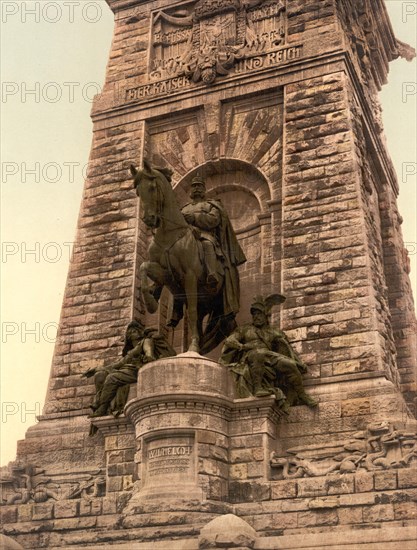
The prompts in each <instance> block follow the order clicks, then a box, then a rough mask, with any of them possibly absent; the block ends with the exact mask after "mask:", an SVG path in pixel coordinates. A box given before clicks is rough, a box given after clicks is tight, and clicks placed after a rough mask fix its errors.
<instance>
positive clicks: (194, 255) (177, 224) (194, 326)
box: [130, 161, 237, 353]
mask: <svg viewBox="0 0 417 550" xmlns="http://www.w3.org/2000/svg"><path fill="white" fill-rule="evenodd" d="M130 171H131V174H132V177H133V179H134V186H135V189H136V193H137V195H138V196H139V198H140V199H141V204H142V207H143V218H142V219H143V221H144V223H145V224H146V225H147V226H148V227H149V228H151V229H152V230H153V238H152V240H151V243H150V246H149V249H148V258H149V260H148V261H146V262H143V263H142V265H141V266H140V268H139V277H140V286H141V292H142V296H143V300H144V303H145V306H146V309H147V310H148V312H149V313H155V311H156V310H157V308H158V300H159V297H160V295H161V292H162V288H163V287H164V286H166V287H167V288H168V289H169V290H170V292H171V293H172V295H173V299H174V304H173V317H172V319H171V321H170V322H169V323H168V324H169V326H176V324H177V323H178V322H179V320H180V319H181V317H182V315H183V308H184V305H185V306H186V309H187V314H188V323H189V330H190V334H191V341H190V344H189V347H188V351H194V352H197V353H200V352H202V353H208V352H209V351H211V350H212V349H214V348H215V347H216V346H217V345H218V344H219V343H220V342H222V341H223V339H224V338H225V337H227V336H228V335H229V334H230V333H231V332H232V331H233V330H234V328H235V327H236V322H235V314H236V311H230V310H229V311H225V303H224V302H225V300H224V286H225V285H224V279H225V275H223V277H222V280H221V282H220V285H219V287H218V289H215V290H214V291H213V289H212V288H209V287H207V285H206V272H205V265H204V260H203V257H202V247H201V243H200V242H199V240H198V239H197V238H196V237H195V235H194V233H193V230H192V228H191V227H190V226H189V225H188V224H187V222H186V221H185V218H184V216H183V214H182V213H181V210H180V207H179V205H178V203H177V200H176V197H175V194H174V191H173V189H172V185H171V175H172V173H171V171H170V170H167V169H165V168H153V167H152V166H151V165H150V163H149V162H147V161H145V162H144V168H143V170H137V169H136V168H135V167H134V166H133V165H132V166H131V167H130ZM236 274H237V271H236ZM226 276H227V273H226ZM149 279H151V280H152V281H153V282H154V284H150V283H149ZM207 315H208V320H207V323H206V324H205V327H204V329H203V321H204V319H205V317H206V316H207Z"/></svg>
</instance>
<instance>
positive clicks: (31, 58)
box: [0, 0, 417, 465]
mask: <svg viewBox="0 0 417 550" xmlns="http://www.w3.org/2000/svg"><path fill="white" fill-rule="evenodd" d="M69 4H72V6H70V5H69ZM386 4H387V7H388V9H389V12H390V14H391V17H392V23H393V27H394V30H395V33H396V36H397V38H399V39H401V40H402V41H404V42H407V43H409V44H412V45H414V46H415V36H416V18H417V15H416V12H417V7H416V2H406V1H399V0H388V1H387V2H386ZM0 6H1V18H2V38H1V40H2V42H1V43H2V65H1V66H2V69H1V77H2V100H1V101H2V103H1V110H2V151H1V153H2V164H1V169H2V181H1V184H2V191H1V195H2V197H1V198H2V226H1V229H2V233H1V241H2V257H1V264H0V265H1V271H2V288H1V291H2V292H1V297H2V302H1V307H2V310H1V319H2V322H1V329H2V355H1V359H2V364H1V394H0V398H1V412H2V414H1V416H2V418H1V420H0V436H1V440H0V447H1V457H0V464H1V465H4V464H6V463H7V462H8V461H10V460H13V459H14V458H15V453H16V441H17V440H18V439H23V438H24V434H25V431H26V430H27V429H28V428H29V427H30V426H31V425H32V424H34V423H35V412H36V414H39V413H40V412H41V410H42V407H43V402H44V398H45V393H46V388H47V381H48V377H49V370H50V364H51V359H52V353H53V341H54V336H55V331H56V328H55V327H56V325H57V323H58V319H59V314H60V308H61V302H62V298H63V292H64V288H65V280H66V275H67V270H68V263H69V257H70V249H71V244H70V243H72V241H73V238H74V232H75V227H76V222H77V215H78V210H79V205H80V200H81V193H82V188H83V183H84V176H83V172H84V167H85V165H86V164H87V160H88V156H89V153H90V145H91V137H92V124H91V120H90V118H89V113H90V109H91V99H92V97H93V95H94V94H95V93H97V92H99V91H100V87H101V84H102V82H103V79H104V74H105V67H106V63H107V56H108V52H109V49H110V44H111V39H112V30H113V14H112V13H111V11H110V9H109V8H108V6H107V4H106V2H105V1H104V0H93V1H88V0H78V1H77V0H73V1H72V2H71V1H69V2H62V1H60V2H52V1H51V2H49V0H40V1H19V0H17V1H16V0H14V1H7V0H2V2H1V4H0ZM416 81H417V78H416V61H415V60H414V61H413V62H412V63H407V62H406V61H404V60H397V61H395V62H393V63H392V64H391V70H390V75H389V84H388V85H387V86H385V88H384V90H383V93H382V94H381V99H382V102H383V108H384V113H383V114H384V122H385V128H386V134H387V140H388V145H389V150H390V153H391V156H392V158H393V161H394V164H395V167H396V170H397V174H398V179H399V183H400V190H401V191H400V198H399V208H400V212H401V214H402V216H403V218H404V224H403V233H404V240H405V242H406V243H407V248H408V250H409V252H410V258H411V261H412V269H413V271H412V275H411V276H412V282H413V284H414V288H416V281H415V279H416V258H417V244H416V243H417V229H416V211H417V192H416V189H417V185H416V175H415V172H416V164H415V163H416V120H417V115H416V86H417V85H416ZM411 172H414V175H412V174H411ZM31 251H32V253H31ZM31 411H32V412H31Z"/></svg>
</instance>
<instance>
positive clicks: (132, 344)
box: [83, 321, 176, 417]
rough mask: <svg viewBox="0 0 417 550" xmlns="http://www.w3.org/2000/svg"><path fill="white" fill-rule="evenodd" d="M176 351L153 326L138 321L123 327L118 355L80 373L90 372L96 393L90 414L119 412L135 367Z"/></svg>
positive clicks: (87, 376)
mask: <svg viewBox="0 0 417 550" xmlns="http://www.w3.org/2000/svg"><path fill="white" fill-rule="evenodd" d="M174 355H176V352H175V350H174V349H173V348H172V347H171V346H170V345H169V343H168V342H167V341H166V339H165V338H164V337H163V336H160V335H158V334H156V330H155V329H146V328H145V327H144V326H143V325H142V324H141V323H139V322H138V321H132V322H131V323H129V325H128V327H127V329H126V336H125V345H124V348H123V352H122V358H121V359H120V360H119V361H116V362H115V363H112V364H111V365H108V366H106V367H102V368H98V369H97V368H92V369H90V370H88V371H87V372H86V373H85V374H84V375H83V376H85V377H86V378H90V377H91V376H94V384H95V386H96V396H95V399H94V402H93V403H92V405H91V408H92V409H93V413H92V414H91V415H90V416H91V417H96V416H105V415H108V414H113V415H114V416H118V415H119V414H121V413H122V412H123V408H124V406H125V405H126V401H127V398H128V394H129V385H130V384H133V383H135V382H136V381H137V377H138V371H139V369H140V368H141V367H142V366H143V365H145V364H146V363H149V362H151V361H155V360H156V359H161V358H162V357H172V356H174Z"/></svg>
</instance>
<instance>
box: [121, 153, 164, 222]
mask: <svg viewBox="0 0 417 550" xmlns="http://www.w3.org/2000/svg"><path fill="white" fill-rule="evenodd" d="M130 172H131V174H132V177H133V184H134V187H135V189H136V194H137V195H138V197H139V198H140V199H141V201H142V205H143V221H144V222H145V224H146V225H147V226H148V227H151V228H157V227H159V225H160V223H161V214H162V211H163V208H164V184H165V185H166V184H168V182H170V178H171V174H172V172H171V171H170V170H165V169H161V168H158V169H156V168H155V169H154V168H152V166H151V164H150V163H149V162H148V161H146V160H145V161H144V162H143V169H142V170H137V168H135V167H134V166H133V165H131V166H130Z"/></svg>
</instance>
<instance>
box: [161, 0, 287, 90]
mask: <svg viewBox="0 0 417 550" xmlns="http://www.w3.org/2000/svg"><path fill="white" fill-rule="evenodd" d="M284 12H285V4H284V2H282V1H271V0H200V1H199V2H197V3H196V4H195V5H194V9H192V8H191V10H186V9H184V8H183V9H179V8H177V9H174V10H172V11H171V12H170V11H163V10H161V11H159V12H158V13H157V14H156V16H155V17H154V21H153V58H152V67H151V73H150V76H151V78H166V77H173V76H179V75H186V76H187V77H189V78H191V80H192V81H193V82H199V81H202V82H203V83H205V84H211V83H213V82H214V81H215V80H216V78H217V77H218V76H222V75H227V74H229V71H230V70H231V69H232V67H233V66H234V65H235V64H236V62H237V61H239V60H241V59H244V58H247V57H251V56H254V55H256V54H259V53H265V52H269V51H273V50H276V49H277V47H279V46H281V45H282V44H283V42H284V39H285V30H284V29H285V25H284V19H283V17H284Z"/></svg>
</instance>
